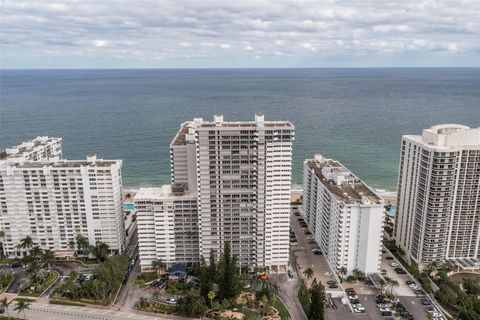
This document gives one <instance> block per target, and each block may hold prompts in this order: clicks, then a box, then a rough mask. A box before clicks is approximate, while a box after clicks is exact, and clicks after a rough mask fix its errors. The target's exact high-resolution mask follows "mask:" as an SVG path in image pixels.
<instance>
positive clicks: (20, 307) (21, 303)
mask: <svg viewBox="0 0 480 320" xmlns="http://www.w3.org/2000/svg"><path fill="white" fill-rule="evenodd" d="M28 308H30V303H28V302H27V301H26V300H24V299H21V300H18V301H17V304H16V305H15V307H14V308H13V310H14V311H17V313H20V312H23V318H24V319H27V315H26V314H25V310H28Z"/></svg>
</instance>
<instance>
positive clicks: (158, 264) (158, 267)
mask: <svg viewBox="0 0 480 320" xmlns="http://www.w3.org/2000/svg"><path fill="white" fill-rule="evenodd" d="M164 267H165V263H163V261H162V259H156V260H153V261H152V268H153V269H154V270H155V271H156V272H157V275H158V272H159V271H160V270H163V268H164Z"/></svg>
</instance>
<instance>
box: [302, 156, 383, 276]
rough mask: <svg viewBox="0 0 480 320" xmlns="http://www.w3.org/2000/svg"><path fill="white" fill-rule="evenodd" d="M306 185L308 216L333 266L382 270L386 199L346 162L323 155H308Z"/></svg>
mask: <svg viewBox="0 0 480 320" xmlns="http://www.w3.org/2000/svg"><path fill="white" fill-rule="evenodd" d="M303 188H304V189H303V209H304V218H305V221H306V222H307V224H308V226H309V229H310V231H311V232H312V234H313V235H314V238H315V241H316V242H317V244H318V246H319V247H320V249H321V250H322V252H323V254H324V256H325V258H326V260H327V262H328V264H329V265H330V267H331V268H332V270H334V271H335V272H336V273H337V274H340V273H341V272H340V271H341V270H342V269H343V268H346V271H347V274H348V275H350V274H352V271H353V270H354V269H358V270H360V271H362V272H364V273H375V272H379V271H380V263H381V253H382V252H381V250H382V249H381V246H382V239H383V223H384V210H383V209H384V208H383V200H382V199H381V198H380V197H379V196H378V195H376V194H375V192H374V191H372V190H371V189H370V188H369V187H368V186H367V185H366V184H364V183H363V182H362V181H361V180H360V179H359V178H357V177H356V176H354V175H353V174H352V173H351V172H350V171H349V170H348V169H347V168H345V167H344V166H343V165H342V164H341V163H339V162H337V161H334V160H331V159H325V158H324V157H322V156H320V155H316V156H315V158H314V159H312V160H305V162H304V173H303Z"/></svg>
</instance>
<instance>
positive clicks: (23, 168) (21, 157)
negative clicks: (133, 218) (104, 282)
mask: <svg viewBox="0 0 480 320" xmlns="http://www.w3.org/2000/svg"><path fill="white" fill-rule="evenodd" d="M121 166H122V162H121V161H119V160H101V159H97V158H96V157H95V156H91V157H88V158H87V159H86V160H64V159H62V148H61V139H58V138H48V137H38V138H36V139H34V140H32V141H29V142H25V143H23V144H21V145H20V146H18V147H13V148H9V149H5V150H4V151H2V153H1V158H0V207H1V212H0V213H1V214H0V230H3V231H4V232H5V237H4V251H5V254H6V255H7V256H9V257H19V256H22V255H23V254H24V252H22V250H21V249H19V248H17V245H18V244H19V242H20V240H21V239H23V238H25V237H26V236H31V237H32V239H33V241H34V243H36V244H38V245H39V246H40V247H42V248H49V249H52V250H54V251H55V252H56V253H57V254H58V255H62V254H70V253H71V252H72V251H73V250H72V249H73V248H72V247H71V246H70V241H71V240H74V239H75V237H76V236H77V234H81V235H83V236H85V237H86V238H88V240H89V242H90V244H92V245H94V244H95V242H96V241H97V240H100V241H103V242H105V243H107V244H108V245H109V246H110V249H111V250H112V251H116V252H122V251H123V248H124V242H125V232H124V224H123V210H122V177H121Z"/></svg>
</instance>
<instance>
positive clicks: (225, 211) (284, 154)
mask: <svg viewBox="0 0 480 320" xmlns="http://www.w3.org/2000/svg"><path fill="white" fill-rule="evenodd" d="M293 139H294V127H293V125H292V124H291V123H290V122H286V121H265V120H264V117H263V115H256V117H255V120H254V121H242V122H229V121H224V120H223V116H220V115H216V116H215V117H214V120H213V121H204V120H203V119H198V118H197V119H194V120H193V121H189V122H185V123H183V124H182V125H181V127H180V130H179V132H178V133H177V134H176V136H175V138H174V139H173V141H172V143H171V145H170V156H171V176H172V187H177V186H182V187H183V190H184V194H185V195H182V196H181V197H187V198H188V202H189V206H190V207H188V209H187V212H184V214H185V215H186V217H185V216H184V217H183V218H182V217H181V216H180V215H179V213H177V212H171V211H169V210H168V206H167V208H165V206H164V204H163V203H164V202H165V201H166V199H167V198H168V199H170V200H169V201H173V202H174V205H173V207H176V206H177V204H175V201H177V200H178V201H180V202H181V201H183V199H181V198H179V196H175V195H173V194H172V193H171V192H170V193H168V192H165V190H164V189H163V188H165V187H162V190H163V191H160V190H157V191H155V192H153V193H154V194H155V196H153V195H152V196H151V197H153V199H149V200H147V201H146V202H147V207H146V208H144V210H146V211H147V212H143V213H139V214H140V215H144V217H145V219H146V220H150V221H151V220H152V219H157V218H154V217H158V219H159V221H161V220H165V221H171V219H173V220H175V223H174V226H175V230H180V228H181V226H182V225H183V227H184V228H186V229H187V230H185V231H186V233H185V231H182V232H184V234H191V236H187V237H185V236H184V237H183V239H178V241H177V242H176V244H175V248H178V247H179V243H182V245H183V246H184V247H185V249H184V252H185V254H184V257H183V258H182V257H181V256H179V254H180V252H179V250H177V251H176V253H175V259H174V260H176V261H179V262H182V261H190V260H192V259H197V261H198V259H199V258H200V257H202V256H203V257H204V258H205V259H208V257H209V256H210V253H213V254H214V255H215V257H218V256H219V255H220V254H221V252H222V250H223V247H224V244H225V242H228V243H230V245H231V248H232V254H234V255H236V256H237V260H238V263H239V264H240V265H241V266H249V267H256V266H258V267H279V266H280V267H281V266H286V265H287V264H288V259H289V226H290V187H291V165H292V143H293ZM187 195H188V196H187ZM179 199H180V200H179ZM193 200H195V201H196V206H195V207H194V204H193ZM136 201H142V202H143V201H144V200H143V199H142V200H141V198H140V196H138V195H137V196H136ZM152 201H154V202H155V201H156V202H157V204H158V205H159V206H158V207H156V208H153V206H152V204H151V202H152ZM160 203H162V204H160ZM139 205H140V203H139ZM161 206H163V208H162V207H161ZM139 210H142V209H139ZM189 210H192V211H189ZM193 210H195V214H196V217H197V219H196V220H195V219H194V218H193V215H191V214H193V212H194V211H193ZM172 213H173V215H172ZM139 219H142V218H139ZM177 220H178V221H177ZM182 221H183V222H182ZM191 221H194V222H195V223H198V228H197V229H194V228H191V227H190V226H189V225H188V224H189V223H191ZM144 227H145V228H146V229H145V232H144V231H143V229H141V228H144ZM162 228H163V227H162ZM147 230H148V231H147ZM195 232H196V233H197V236H195ZM142 233H144V234H142ZM153 233H155V232H154V230H153V228H151V227H149V226H147V223H146V222H145V224H144V225H143V227H141V226H140V220H139V238H140V239H142V238H144V239H145V241H148V242H149V243H150V244H151V247H150V248H149V249H148V254H147V252H146V251H145V253H144V257H143V259H145V260H146V261H147V262H145V263H144V265H145V266H147V265H148V264H149V263H151V261H152V259H154V256H155V254H156V255H157V257H158V258H162V259H163V257H165V259H167V260H168V261H172V257H173V255H170V256H168V254H167V253H166V252H165V253H163V252H162V253H159V252H158V250H159V248H157V247H155V246H154V244H153V242H152V241H151V240H149V239H148V238H149V237H148V236H147V235H148V234H150V235H152V234H153ZM178 233H179V234H180V231H179V232H178ZM172 237H176V238H178V237H179V236H177V231H175V232H174V234H173V235H172ZM172 239H173V238H172ZM140 241H142V240H140ZM188 241H190V243H196V249H197V252H196V255H192V254H191V253H190V252H191V248H190V247H188V246H187V245H186V243H187V242H188ZM169 243H173V242H169ZM155 245H156V244H155ZM170 250H171V251H170V252H173V247H171V248H170ZM141 258H142V252H141ZM167 260H165V261H167Z"/></svg>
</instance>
